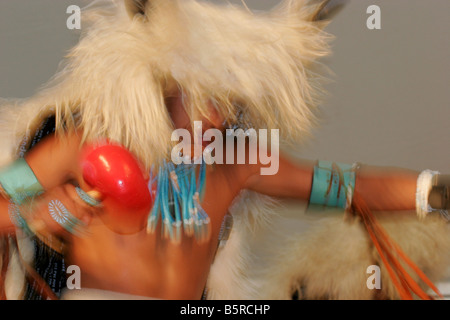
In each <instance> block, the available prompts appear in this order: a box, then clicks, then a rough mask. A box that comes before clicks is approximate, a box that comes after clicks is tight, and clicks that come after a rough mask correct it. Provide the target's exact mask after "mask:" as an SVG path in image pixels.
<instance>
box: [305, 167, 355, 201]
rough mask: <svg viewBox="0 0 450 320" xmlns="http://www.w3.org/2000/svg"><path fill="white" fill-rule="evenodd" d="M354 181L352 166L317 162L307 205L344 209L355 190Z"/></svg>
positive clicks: (353, 168)
mask: <svg viewBox="0 0 450 320" xmlns="http://www.w3.org/2000/svg"><path fill="white" fill-rule="evenodd" d="M355 181H356V173H355V166H354V165H348V164H343V163H336V162H330V161H318V164H317V165H316V166H315V167H314V176H313V183H312V189H311V196H310V199H309V203H310V204H317V205H323V206H327V207H338V208H343V209H345V208H347V201H348V200H349V199H348V196H349V195H351V192H352V191H353V190H354V189H355ZM349 192H350V193H349Z"/></svg>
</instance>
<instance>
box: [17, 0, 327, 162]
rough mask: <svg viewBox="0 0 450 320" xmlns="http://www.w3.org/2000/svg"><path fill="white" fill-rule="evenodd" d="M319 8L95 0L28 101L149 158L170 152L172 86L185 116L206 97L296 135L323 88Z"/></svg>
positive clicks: (299, 1)
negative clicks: (73, 41) (74, 39)
mask: <svg viewBox="0 0 450 320" xmlns="http://www.w3.org/2000/svg"><path fill="white" fill-rule="evenodd" d="M139 5H140V6H139ZM319 8H320V4H318V3H317V2H315V4H314V5H312V4H308V1H305V0H296V1H285V2H283V3H282V4H281V5H280V6H279V7H277V8H275V9H273V10H272V11H271V12H268V13H251V12H249V11H247V10H245V9H243V8H240V7H235V6H231V5H228V6H224V5H213V4H211V3H207V2H200V1H194V0H152V1H142V0H140V1H136V0H133V1H126V2H125V3H124V1H123V0H97V1H94V2H93V3H92V4H91V5H89V6H88V7H87V8H86V9H85V10H84V11H83V16H82V18H83V24H82V27H83V34H82V37H81V39H80V42H79V43H78V44H77V45H76V46H75V47H74V48H73V49H72V50H71V51H70V53H69V54H68V55H67V57H66V60H65V61H64V63H63V64H62V65H61V68H60V71H59V72H58V73H57V74H56V75H55V77H54V78H53V79H52V80H51V81H50V82H49V83H48V84H47V85H46V87H45V88H44V89H43V90H41V91H40V92H39V94H38V95H37V96H35V97H33V98H32V99H30V100H28V101H26V105H28V106H29V108H25V109H27V112H30V110H33V111H32V112H36V113H37V114H41V115H42V116H45V115H47V114H48V113H49V112H56V115H57V120H58V124H59V126H62V123H63V122H64V123H65V125H66V126H68V127H69V128H70V127H72V126H73V127H74V126H81V128H83V130H84V135H85V138H86V139H90V138H98V137H107V138H110V139H112V140H115V141H118V142H120V143H122V144H123V145H125V146H126V147H127V148H129V149H130V150H131V151H132V152H133V153H134V154H135V155H137V156H138V157H139V158H140V159H141V160H142V161H143V162H144V163H145V164H146V165H148V166H150V165H151V164H152V163H155V161H158V160H160V159H161V158H162V157H166V156H167V155H168V154H169V151H170V147H171V145H172V143H171V141H170V138H171V133H172V130H173V127H172V123H171V120H170V117H169V114H168V111H167V108H166V107H165V98H166V97H167V96H169V95H171V94H172V93H173V91H174V90H175V89H177V88H179V89H181V90H182V92H183V93H184V96H185V98H186V105H187V106H189V110H188V111H189V112H190V115H191V116H194V115H198V114H202V115H206V113H205V111H206V105H207V102H208V99H210V100H212V101H213V102H214V103H215V106H216V107H217V110H218V111H219V113H221V114H222V115H223V116H225V117H226V119H227V120H228V121H229V122H230V123H235V122H238V121H244V122H251V125H252V126H253V127H254V128H268V129H272V128H277V129H280V135H281V137H282V138H284V140H285V141H295V140H296V139H301V138H303V137H304V136H305V135H307V134H308V133H309V132H310V128H311V126H312V125H313V124H314V122H315V115H314V111H315V106H316V104H317V98H318V97H319V96H320V94H321V92H322V91H321V89H320V86H319V83H320V78H321V77H320V76H319V75H317V74H315V73H314V68H315V67H316V66H317V63H316V59H317V58H319V57H322V56H324V55H326V54H327V53H328V44H327V40H328V39H329V37H328V35H327V34H325V33H324V32H323V30H322V27H323V26H324V22H318V21H313V20H314V17H315V15H316V14H317V12H318V11H319ZM127 9H128V10H127ZM74 114H79V115H80V116H81V117H80V119H79V121H78V123H77V121H75V119H74V118H73V115H74ZM237 114H240V115H241V116H240V117H239V119H237ZM28 118H29V117H28ZM62 120H64V121H62ZM247 124H248V123H247ZM123 128H127V130H123ZM57 129H59V128H57Z"/></svg>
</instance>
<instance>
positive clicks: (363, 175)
mask: <svg viewBox="0 0 450 320" xmlns="http://www.w3.org/2000/svg"><path fill="white" fill-rule="evenodd" d="M315 164H316V162H315V161H307V160H290V159H288V158H287V157H285V156H283V155H280V161H279V170H278V172H277V173H276V174H275V175H271V176H268V175H260V171H259V170H257V168H256V166H259V165H253V167H252V170H251V171H252V173H251V175H250V177H249V178H248V179H247V182H246V186H245V187H246V188H247V189H251V190H253V191H257V192H260V193H263V194H267V195H271V196H275V197H282V198H293V199H299V200H303V201H309V199H310V196H311V190H312V184H313V177H314V166H315ZM418 176H419V172H416V171H413V170H408V169H401V168H393V167H379V166H371V165H361V166H360V167H359V168H358V169H357V170H356V172H355V197H358V196H360V197H362V198H363V199H364V201H365V202H366V203H367V205H368V206H369V208H370V209H372V210H374V211H376V210H385V211H396V210H415V209H416V188H417V179H418Z"/></svg>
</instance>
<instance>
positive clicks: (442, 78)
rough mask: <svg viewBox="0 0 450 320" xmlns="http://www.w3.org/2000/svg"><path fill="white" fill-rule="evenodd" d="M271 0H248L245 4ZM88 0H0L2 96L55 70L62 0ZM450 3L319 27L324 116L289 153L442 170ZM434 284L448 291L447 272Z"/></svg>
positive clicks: (70, 38)
mask: <svg viewBox="0 0 450 320" xmlns="http://www.w3.org/2000/svg"><path fill="white" fill-rule="evenodd" d="M215 2H225V1H219V0H217V1H215ZM230 2H233V3H240V0H234V1H230ZM278 2H279V1H278V0H265V1H264V0H247V1H246V3H247V6H248V7H249V8H250V9H252V10H265V9H267V8H270V7H272V6H274V5H276V4H277V3H278ZM88 3H89V1H83V0H58V1H55V0H0V97H3V98H13V97H16V98H25V97H28V96H30V95H32V94H33V93H34V92H36V91H37V90H38V88H39V86H40V85H42V84H43V83H45V82H46V81H47V80H48V79H49V78H50V77H51V76H52V75H53V74H54V73H55V71H56V69H57V66H58V63H59V61H60V60H61V58H62V57H63V55H64V54H65V53H66V52H67V50H68V49H69V48H70V47H71V46H73V45H74V44H75V43H76V41H77V39H78V37H79V31H73V30H68V29H67V28H66V19H67V18H68V15H67V14H66V8H67V7H68V6H69V5H79V6H80V7H83V6H84V5H86V4H88ZM372 4H376V5H378V6H379V7H380V8H381V30H369V29H367V27H366V20H367V18H368V17H369V15H368V14H367V13H366V9H367V7H368V6H370V5H372ZM449 12H450V1H448V0H429V1H425V0H396V1H392V0H353V1H350V2H349V3H348V4H347V6H346V7H345V8H344V9H343V10H342V11H341V12H340V13H339V14H338V15H337V16H336V17H335V18H334V20H333V21H332V23H331V24H330V25H329V27H328V29H327V30H328V32H329V33H331V34H332V35H334V37H335V40H334V41H333V44H332V48H333V55H332V56H330V57H328V58H327V59H325V60H324V62H325V64H326V65H328V66H329V67H330V68H331V70H332V71H333V72H334V74H335V75H334V77H333V79H332V80H333V81H332V82H331V83H329V84H327V86H326V89H327V90H328V92H329V95H328V99H327V100H326V102H325V103H324V104H323V105H322V106H321V109H322V110H323V122H322V125H321V126H320V127H319V128H317V129H316V130H315V132H314V138H313V139H312V140H310V141H308V142H307V143H305V144H303V145H301V146H299V147H298V149H296V150H289V151H290V153H291V154H292V155H293V156H295V157H303V158H308V159H322V160H334V161H340V162H347V163H352V162H354V161H359V162H363V163H368V164H373V165H389V166H398V167H403V168H410V169H414V170H423V169H434V170H439V171H441V172H445V173H450V144H449V143H448V141H449V137H450V125H449V124H450V121H449V120H450V90H449V89H450V86H449V84H450V81H449V75H450V63H449V61H448V59H449V57H450V41H449V40H450V33H449V31H450V19H449ZM285 208H286V210H284V214H285V217H286V219H287V222H286V223H285V225H289V226H291V227H292V228H295V229H296V230H298V229H306V228H307V227H308V222H307V221H305V219H303V220H302V217H303V218H304V216H303V215H301V214H299V211H300V210H302V209H303V207H302V205H299V204H295V205H293V204H290V203H287V204H286V207H285ZM291 219H294V220H296V221H297V223H293V220H291ZM442 285H443V286H444V287H442V288H441V289H442V291H443V293H448V294H450V282H447V283H443V284H442ZM446 287H447V288H446Z"/></svg>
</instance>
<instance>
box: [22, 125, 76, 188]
mask: <svg viewBox="0 0 450 320" xmlns="http://www.w3.org/2000/svg"><path fill="white" fill-rule="evenodd" d="M81 141H82V134H81V132H80V131H71V132H67V133H64V134H52V135H49V136H47V137H45V138H44V139H43V140H42V141H40V142H39V143H38V144H37V145H36V146H34V147H33V148H32V149H31V150H30V151H29V152H28V153H27V154H26V155H25V159H26V161H27V163H28V165H29V166H30V167H31V169H32V170H33V172H34V174H35V175H36V177H37V179H38V180H39V182H40V183H41V185H42V186H43V187H44V189H50V188H52V187H55V186H58V185H61V184H63V183H65V182H67V181H68V180H70V179H75V178H76V176H77V175H78V172H77V171H78V170H79V169H78V159H79V154H80V148H81Z"/></svg>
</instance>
